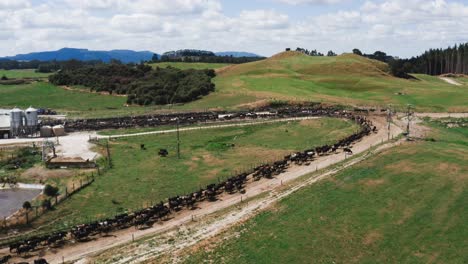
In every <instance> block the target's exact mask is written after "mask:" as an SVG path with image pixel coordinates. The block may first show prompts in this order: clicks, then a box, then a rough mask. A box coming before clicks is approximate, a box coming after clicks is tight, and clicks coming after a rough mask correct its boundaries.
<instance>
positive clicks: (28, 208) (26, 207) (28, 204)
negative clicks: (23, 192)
mask: <svg viewBox="0 0 468 264" xmlns="http://www.w3.org/2000/svg"><path fill="white" fill-rule="evenodd" d="M31 208H32V206H31V203H30V202H28V201H26V202H24V203H23V209H24V210H25V213H26V224H29V210H31Z"/></svg>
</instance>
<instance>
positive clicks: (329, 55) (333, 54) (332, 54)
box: [327, 50, 336, 57]
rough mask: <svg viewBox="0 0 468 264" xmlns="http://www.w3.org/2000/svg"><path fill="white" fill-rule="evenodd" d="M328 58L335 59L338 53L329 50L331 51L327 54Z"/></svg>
mask: <svg viewBox="0 0 468 264" xmlns="http://www.w3.org/2000/svg"><path fill="white" fill-rule="evenodd" d="M327 56H328V57H333V56H336V53H335V52H333V51H332V50H329V51H328V52H327Z"/></svg>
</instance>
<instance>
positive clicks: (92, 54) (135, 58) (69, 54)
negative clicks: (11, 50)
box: [0, 48, 155, 63]
mask: <svg viewBox="0 0 468 264" xmlns="http://www.w3.org/2000/svg"><path fill="white" fill-rule="evenodd" d="M154 54H155V53H153V52H150V51H133V50H111V51H94V50H88V49H73V48H63V49H60V50H56V51H44V52H33V53H28V54H18V55H16V56H11V57H5V58H0V59H10V60H17V61H32V60H40V61H52V60H57V61H65V60H71V59H75V60H81V61H91V60H101V61H103V62H109V61H111V60H112V59H115V60H120V61H122V62H123V63H130V62H134V63H138V62H140V61H149V60H151V59H152V57H153V55H154Z"/></svg>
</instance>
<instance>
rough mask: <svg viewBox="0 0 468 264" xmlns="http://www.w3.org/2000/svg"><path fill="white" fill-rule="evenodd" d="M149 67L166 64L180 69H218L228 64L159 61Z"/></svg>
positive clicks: (164, 65) (163, 66)
mask: <svg viewBox="0 0 468 264" xmlns="http://www.w3.org/2000/svg"><path fill="white" fill-rule="evenodd" d="M149 65H151V67H153V68H156V67H160V68H166V67H168V66H170V67H174V68H178V69H181V70H187V69H196V70H203V69H219V68H223V67H226V66H229V65H230V64H227V63H204V62H193V63H188V62H160V63H151V64H149Z"/></svg>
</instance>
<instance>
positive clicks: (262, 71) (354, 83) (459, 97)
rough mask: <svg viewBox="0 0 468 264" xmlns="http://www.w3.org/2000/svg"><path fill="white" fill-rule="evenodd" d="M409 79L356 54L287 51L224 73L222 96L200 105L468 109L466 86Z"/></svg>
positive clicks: (432, 79)
mask: <svg viewBox="0 0 468 264" xmlns="http://www.w3.org/2000/svg"><path fill="white" fill-rule="evenodd" d="M417 77H418V78H419V77H421V80H405V79H400V78H395V77H392V76H390V75H389V74H388V66H387V65H386V64H385V63H382V62H379V61H375V60H370V59H367V58H364V57H361V56H357V55H354V54H344V55H340V56H336V57H311V56H306V55H303V54H301V53H298V52H283V53H280V54H278V55H275V56H273V57H271V58H269V59H266V60H262V61H258V62H252V63H246V64H239V65H233V66H230V67H226V68H225V69H221V70H219V72H218V77H217V78H216V79H215V83H216V87H217V91H216V92H215V93H213V94H212V95H210V96H208V97H206V98H203V99H202V100H201V101H200V102H197V104H202V103H204V104H205V105H208V106H219V107H226V106H233V105H234V103H231V101H233V102H236V103H240V105H247V104H252V103H255V102H258V101H262V100H264V101H265V100H274V99H276V100H292V101H301V100H310V101H322V102H330V103H340V104H352V105H381V106H386V105H387V104H394V105H398V106H406V104H413V105H415V106H416V107H417V108H418V110H420V111H449V110H450V111H462V110H468V100H467V99H468V97H467V93H466V87H457V86H454V85H450V84H447V83H444V82H443V81H440V80H439V79H438V78H436V77H431V76H425V75H417Z"/></svg>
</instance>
